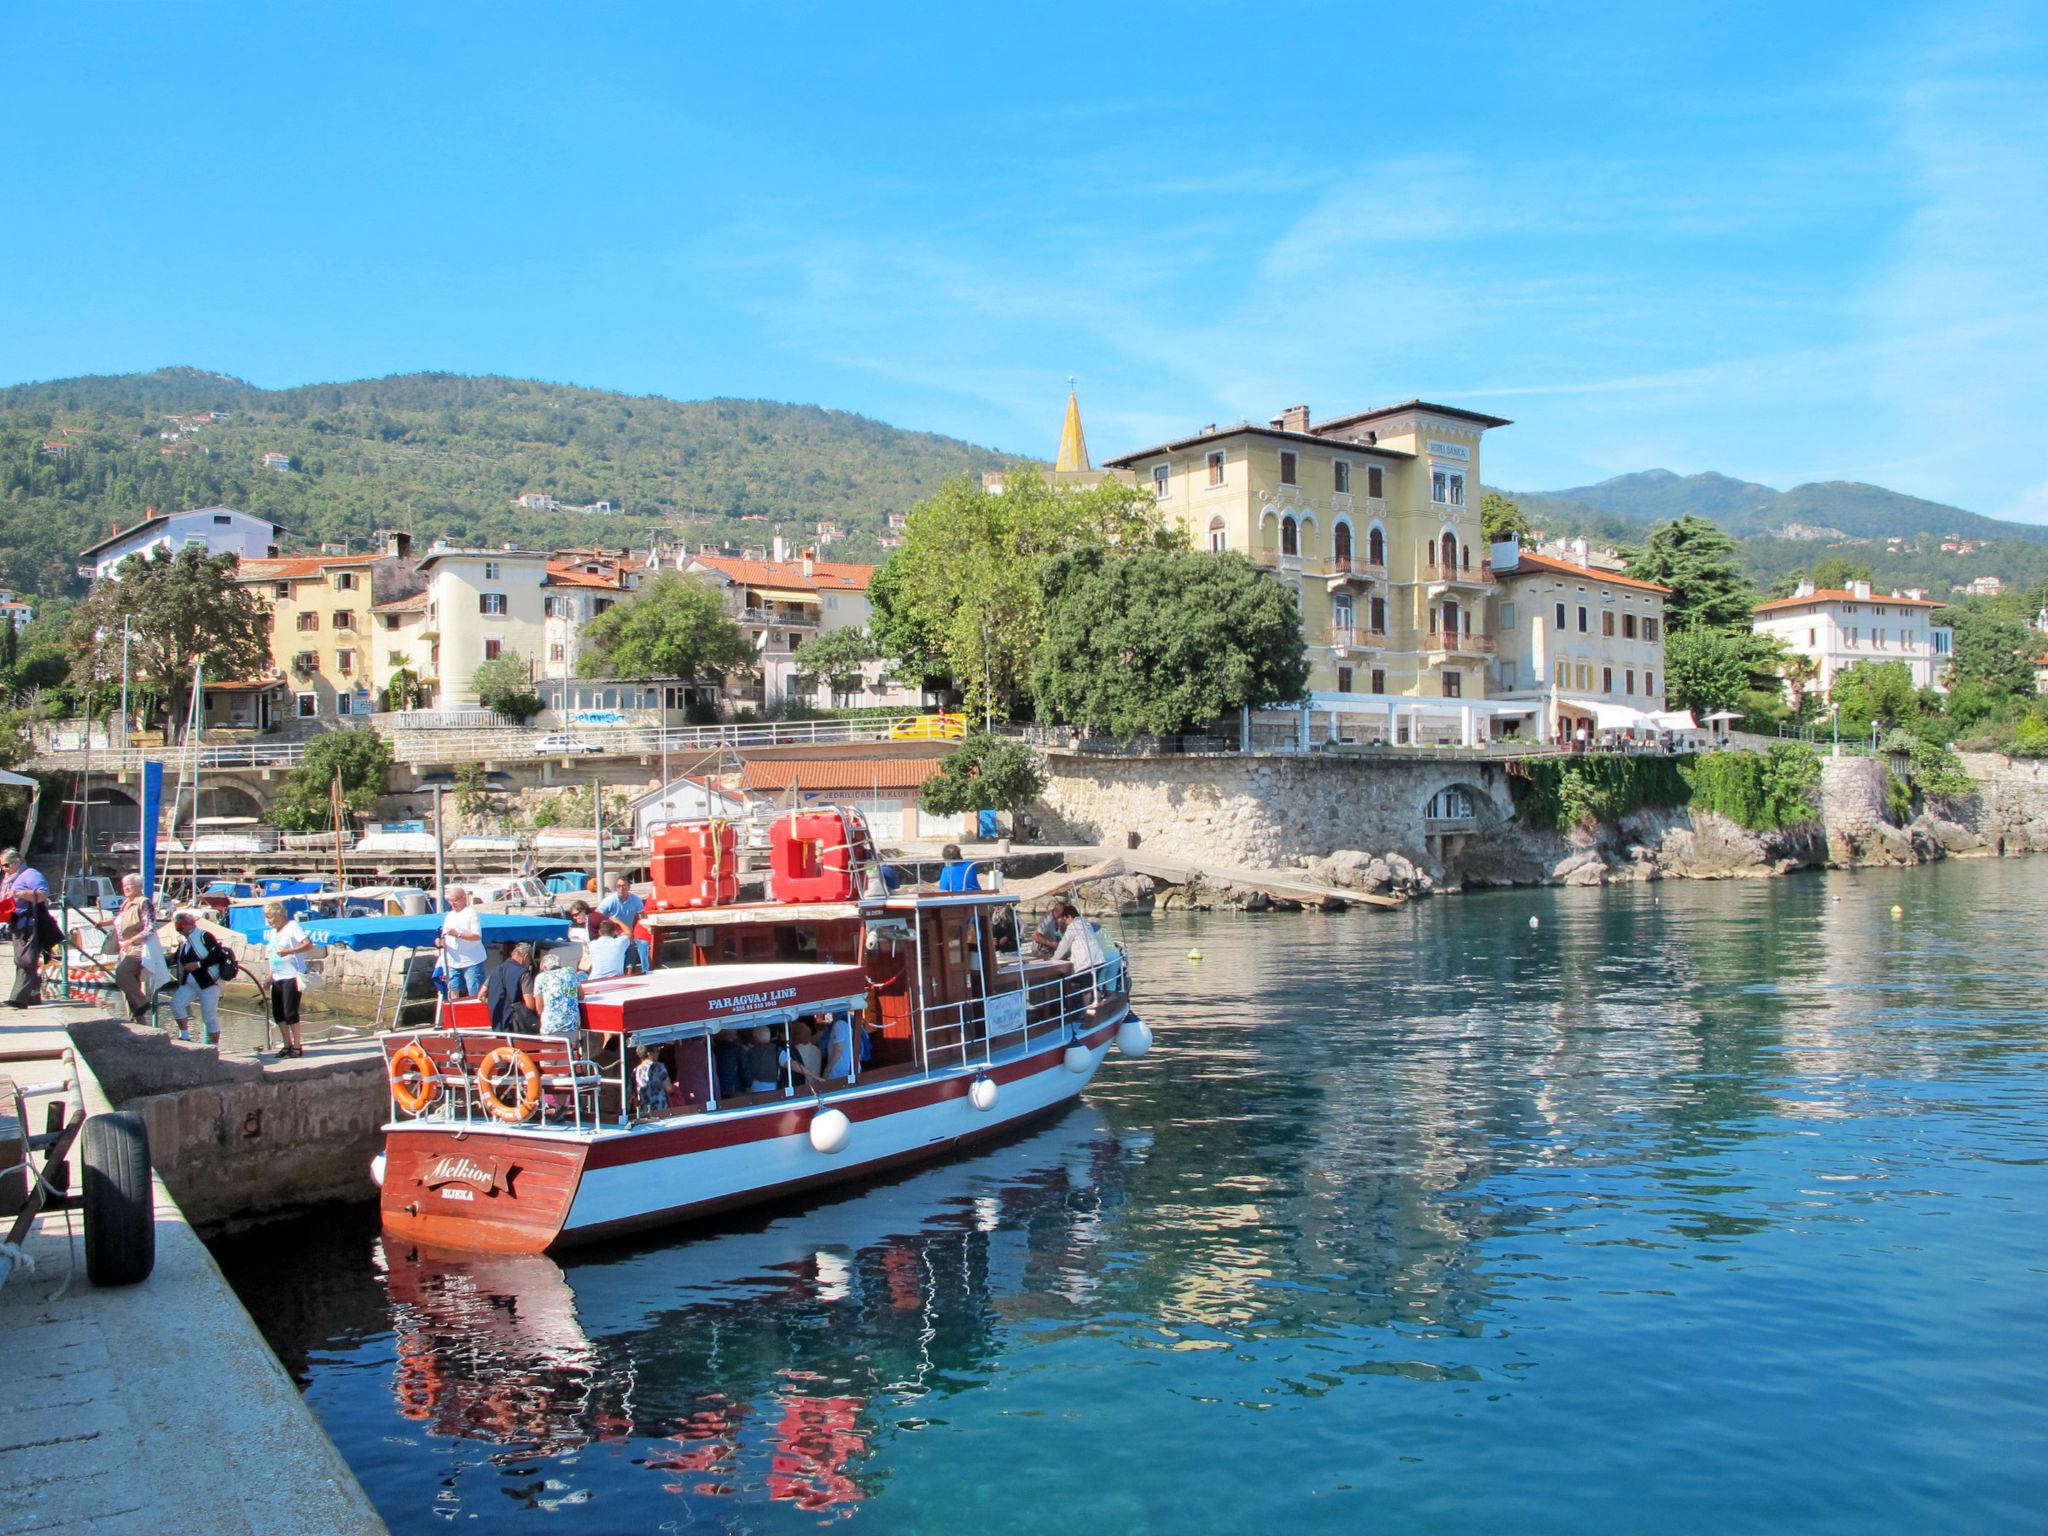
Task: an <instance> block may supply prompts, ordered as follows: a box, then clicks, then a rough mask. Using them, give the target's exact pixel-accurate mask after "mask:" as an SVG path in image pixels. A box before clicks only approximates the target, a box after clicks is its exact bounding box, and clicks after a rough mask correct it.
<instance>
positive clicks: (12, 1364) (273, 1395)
mask: <svg viewBox="0 0 2048 1536" xmlns="http://www.w3.org/2000/svg"><path fill="white" fill-rule="evenodd" d="M96 1016H97V1010H95V1009H91V1008H86V1007H78V1006H70V1005H64V1004H47V1005H45V1006H43V1007H40V1008H32V1009H28V1010H25V1011H21V1012H16V1011H15V1010H12V1009H0V1070H4V1071H5V1072H6V1073H7V1074H8V1075H10V1076H12V1077H13V1078H14V1080H15V1081H16V1082H18V1083H20V1084H21V1085H22V1086H23V1087H25V1088H26V1087H29V1086H32V1085H36V1084H42V1083H50V1082H54V1081H57V1080H59V1079H61V1078H63V1077H65V1076H66V1072H65V1069H64V1068H63V1067H62V1066H61V1065H60V1064H59V1063H57V1062H38V1061H19V1060H4V1058H6V1057H10V1056H14V1055H17V1054H19V1053H24V1052H30V1051H41V1050H51V1049H60V1048H63V1047H65V1046H66V1045H68V1043H69V1038H68V1036H67V1035H66V1034H65V1027H66V1025H67V1024H68V1023H70V1022H71V1021H72V1020H74V1019H82V1018H91V1017H96ZM80 1077H81V1079H82V1081H83V1085H84V1090H85V1098H86V1108H87V1110H88V1112H90V1113H101V1112H105V1111H107V1110H109V1109H111V1108H112V1106H111V1105H110V1104H108V1103H107V1102H106V1099H105V1096H104V1095H103V1094H102V1093H101V1091H100V1087H99V1083H98V1082H97V1080H96V1079H95V1078H94V1077H93V1075H92V1072H91V1069H90V1068H87V1067H84V1066H83V1065H81V1068H80ZM48 1102H49V1098H48V1097H47V1096H41V1097H37V1098H33V1099H31V1100H30V1104H31V1108H32V1113H31V1118H32V1120H33V1121H34V1124H35V1127H36V1128H40V1126H41V1124H42V1116H43V1109H42V1106H43V1105H45V1104H47V1103H48ZM72 1166H73V1175H72V1177H73V1183H74V1186H75V1185H76V1183H77V1180H78V1177H79V1174H78V1168H79V1159H78V1156H77V1153H76V1152H75V1151H74V1154H73V1159H72ZM79 1220H80V1216H79V1213H77V1212H71V1213H69V1215H68V1216H67V1215H66V1213H63V1212H58V1213H54V1214H46V1215H45V1216H43V1217H42V1219H41V1220H39V1221H38V1222H37V1224H36V1227H35V1229H34V1231H33V1233H32V1234H31V1235H30V1237H29V1239H28V1241H27V1242H26V1243H25V1245H24V1246H25V1247H26V1249H27V1250H28V1252H29V1254H30V1256H31V1257H32V1258H33V1259H34V1261H35V1268H34V1270H33V1271H23V1270H20V1269H17V1270H16V1271H15V1272H14V1273H13V1274H12V1275H11V1276H10V1277H9V1278H8V1279H7V1281H6V1283H5V1285H4V1286H0V1339H4V1340H5V1341H6V1344H5V1348H4V1351H0V1536H14V1533H17V1532H23V1533H25V1532H31V1531H33V1532H72V1531H76V1532H81V1533H83V1532H87V1531H91V1532H95V1533H99V1536H110V1533H126V1532H136V1533H138V1536H139V1533H149V1536H157V1533H161V1532H164V1531H178V1532H192V1533H198V1532H207V1533H212V1532H234V1533H242V1532H247V1533H250V1536H256V1533H259V1532H260V1533H262V1536H289V1533H296V1532H306V1533H309V1536H310V1533H315V1532H321V1533H325V1532H379V1531H382V1530H383V1529H384V1524H383V1522H382V1521H381V1520H380V1519H378V1517H377V1514H376V1511H375V1509H374V1508H373V1507H372V1506H371V1504H370V1502H369V1499H368V1498H367V1497H366V1496H365V1495H364V1493H363V1490H362V1488H361V1486H360V1485H359V1484H358V1483H357V1482H356V1479H355V1475H354V1473H352V1472H351V1471H350V1470H349V1468H348V1465H347V1463H345V1462H344V1461H343V1460H342V1459H341V1454H340V1452H338V1451H337V1450H335V1448H334V1445H333V1443H332V1442H331V1441H330V1440H329V1439H328V1438H327V1435H326V1432H325V1431H324V1430H322V1429H321V1427H320V1424H319V1421H318V1420H317V1419H316V1418H315V1417H314V1416H313V1412H312V1410H311V1409H310V1408H308V1407H307V1406H306V1403H305V1400H304V1398H303V1397H302V1396H301V1395H300V1393H299V1390H298V1388H297V1387H296V1386H294V1385H293V1383H292V1381H291V1378H290V1377H289V1376H287V1375H286V1374H285V1371H284V1367H283V1366H281V1365H280V1364H279V1363H278V1361H277V1357H276V1356H274V1355H273V1354H272V1353H271V1352H270V1348H269V1346H268V1345H267V1344H265V1343H264V1341H263V1337H262V1335H261V1334H259V1333H258V1332H257V1330H256V1325H255V1323H254V1322H252V1321H251V1320H250V1318H249V1315H248V1313H247V1312H245V1311H244V1310H243V1308H242V1304H241V1302H240V1301H239V1300H237V1299H236V1297H235V1294H234V1292H233V1290H231V1289H230V1288H229V1286H228V1283H227V1281H226V1280H225V1279H223V1278H222V1276H221V1273H220V1270H219V1269H218V1268H216V1267H215V1265H214V1262H213V1258H212V1255H210V1254H209V1253H208V1252H207V1251H206V1247H205V1245H204V1244H202V1243H201V1242H200V1241H199V1238H198V1237H197V1236H196V1235H195V1234H194V1233H193V1231H192V1228H191V1226H190V1225H189V1224H188V1223H187V1222H186V1220H185V1218H184V1215H183V1214H182V1213H181V1212H180V1211H179V1209H178V1207H177V1204H176V1202H174V1201H173V1200H172V1199H171V1197H170V1195H169V1194H168V1193H167V1192H166V1191H165V1189H164V1186H163V1182H162V1180H158V1181H157V1184H156V1268H155V1271H154V1273H152V1274H151V1276H150V1277H149V1279H147V1280H145V1281H143V1282H142V1284H140V1285H136V1286H130V1287H126V1288H122V1289H107V1290H102V1289H99V1288H96V1287H95V1286H93V1285H91V1284H90V1283H89V1282H88V1281H87V1280H86V1278H85V1257H84V1241H83V1238H82V1236H74V1235H73V1234H74V1233H75V1232H76V1230H77V1226H78V1222H79ZM67 1224H68V1225H67Z"/></svg>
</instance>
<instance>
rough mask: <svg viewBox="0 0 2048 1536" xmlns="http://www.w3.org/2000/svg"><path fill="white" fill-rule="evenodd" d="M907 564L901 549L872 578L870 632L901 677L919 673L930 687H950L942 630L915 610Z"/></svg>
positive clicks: (870, 583) (877, 646)
mask: <svg viewBox="0 0 2048 1536" xmlns="http://www.w3.org/2000/svg"><path fill="white" fill-rule="evenodd" d="M906 569H907V568H906V566H905V565H904V561H903V552H902V551H901V550H898V551H897V552H896V553H895V554H893V555H891V556H890V557H889V558H888V559H887V560H884V561H883V562H882V563H881V564H880V565H879V566H877V567H876V568H875V573H874V575H872V576H870V577H869V578H868V633H869V635H870V636H872V637H873V639H874V642H875V648H876V649H877V650H878V651H880V652H881V653H882V655H884V656H886V657H888V658H889V659H890V660H891V661H893V662H894V663H895V666H894V667H893V668H892V670H893V671H894V672H895V673H896V674H897V675H898V676H899V677H915V678H917V679H919V680H920V681H921V682H923V684H924V685H925V687H926V688H927V689H933V690H936V689H939V688H944V687H949V686H951V684H952V681H953V679H952V677H951V675H950V674H949V673H948V672H947V671H946V657H945V652H944V650H943V648H942V644H941V639H940V635H939V632H938V631H937V630H936V629H935V628H933V626H932V625H931V624H930V623H928V622H927V621H926V619H925V617H924V615H923V614H922V612H921V611H917V610H914V609H913V607H912V604H911V600H910V597H909V595H908V592H907V590H906V588H905V585H904V572H905V570H906Z"/></svg>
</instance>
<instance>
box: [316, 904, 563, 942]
mask: <svg viewBox="0 0 2048 1536" xmlns="http://www.w3.org/2000/svg"><path fill="white" fill-rule="evenodd" d="M477 924H478V926H479V928H480V929H481V930H482V932H483V936H484V942H485V943H486V944H521V943H524V944H546V943H549V942H551V941H553V940H556V939H560V938H564V937H566V936H567V935H568V932H569V919H567V918H566V917H536V916H534V915H532V914H530V913H525V912H479V913H477ZM300 926H301V927H303V928H304V929H305V930H306V937H307V938H309V939H311V940H312V941H313V942H314V943H315V944H338V945H340V946H341V947H342V948H343V949H431V948H432V947H433V944H434V940H435V939H437V938H439V937H440V936H441V914H440V913H439V912H425V913H421V914H419V915H417V916H413V917H337V918H318V919H316V920H314V921H312V922H305V923H301V924H300Z"/></svg>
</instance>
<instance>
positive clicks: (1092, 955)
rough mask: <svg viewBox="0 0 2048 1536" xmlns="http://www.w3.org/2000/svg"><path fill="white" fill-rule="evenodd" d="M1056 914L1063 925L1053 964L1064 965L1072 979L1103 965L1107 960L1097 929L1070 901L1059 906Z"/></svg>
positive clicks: (1055, 910)
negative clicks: (1073, 976)
mask: <svg viewBox="0 0 2048 1536" xmlns="http://www.w3.org/2000/svg"><path fill="white" fill-rule="evenodd" d="M1052 912H1053V917H1054V919H1055V920H1056V921H1057V922H1058V923H1059V925H1060V942H1059V946H1058V947H1057V948H1056V949H1054V950H1053V952H1052V958H1053V963H1054V964H1056V965H1058V964H1064V965H1065V966H1066V968H1067V971H1068V973H1069V974H1072V975H1078V974H1080V973H1081V972H1082V971H1092V970H1094V969H1095V968H1096V967H1097V966H1099V965H1101V964H1102V963H1103V960H1104V959H1105V958H1106V957H1105V956H1104V955H1103V953H1102V936H1101V935H1100V934H1098V933H1097V932H1096V931H1095V925H1094V924H1093V923H1091V922H1089V921H1088V919H1087V918H1085V917H1083V916H1082V915H1081V914H1080V912H1079V911H1078V910H1077V909H1076V908H1075V906H1074V904H1073V903H1072V902H1070V901H1062V902H1057V903H1055V904H1054V906H1053V909H1052Z"/></svg>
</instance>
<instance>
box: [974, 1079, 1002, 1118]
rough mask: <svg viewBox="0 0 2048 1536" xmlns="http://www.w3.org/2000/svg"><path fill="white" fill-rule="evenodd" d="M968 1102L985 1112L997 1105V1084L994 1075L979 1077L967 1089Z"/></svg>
mask: <svg viewBox="0 0 2048 1536" xmlns="http://www.w3.org/2000/svg"><path fill="white" fill-rule="evenodd" d="M967 1102H968V1103H970V1104H972V1105H973V1106H974V1107H975V1108H976V1109H978V1110H980V1111H981V1112H982V1113H983V1114H986V1113H988V1111H990V1110H992V1109H994V1108H995V1107H996V1084H995V1079H994V1078H992V1077H977V1078H976V1079H975V1080H974V1082H973V1083H972V1084H971V1085H970V1086H969V1087H968V1089H967Z"/></svg>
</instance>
